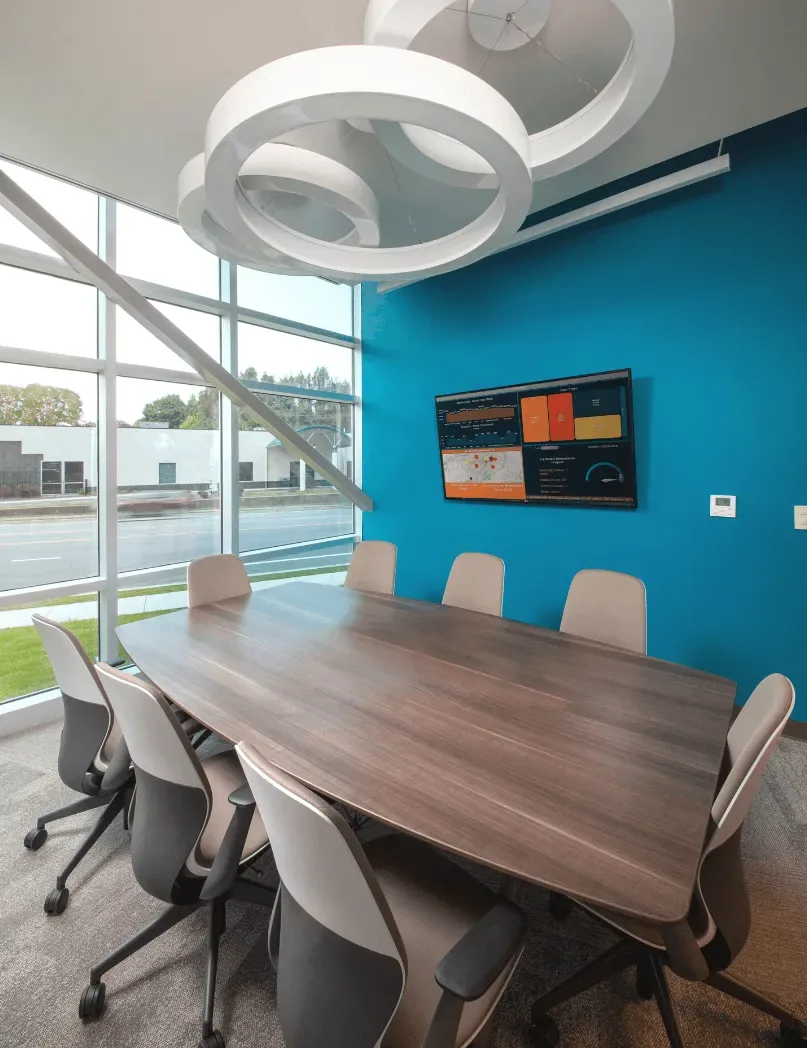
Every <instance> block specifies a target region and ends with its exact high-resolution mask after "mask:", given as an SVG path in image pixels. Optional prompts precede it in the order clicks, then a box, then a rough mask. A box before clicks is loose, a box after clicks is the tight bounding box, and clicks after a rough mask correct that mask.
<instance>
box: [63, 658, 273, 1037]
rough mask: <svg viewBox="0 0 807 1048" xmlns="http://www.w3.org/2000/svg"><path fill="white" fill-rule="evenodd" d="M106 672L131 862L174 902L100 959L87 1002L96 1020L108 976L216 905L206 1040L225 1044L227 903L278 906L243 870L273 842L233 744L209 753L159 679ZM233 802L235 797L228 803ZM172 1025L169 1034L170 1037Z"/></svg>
mask: <svg viewBox="0 0 807 1048" xmlns="http://www.w3.org/2000/svg"><path fill="white" fill-rule="evenodd" d="M98 675H99V677H100V678H101V680H102V682H103V684H104V687H105V688H106V693H107V696H108V697H109V702H110V704H111V706H112V709H113V710H114V711H115V716H116V717H117V718H118V720H119V722H120V725H121V728H122V730H123V736H124V739H125V740H126V745H127V746H128V748H129V752H130V754H131V757H132V763H133V765H134V771H135V779H136V783H137V809H136V811H135V814H134V819H133V823H132V869H133V871H134V875H135V878H136V879H137V882H138V884H140V886H141V888H143V889H144V890H145V891H147V892H148V893H149V894H150V895H153V896H154V897H155V898H157V899H160V900H162V901H163V902H167V903H169V904H170V905H169V907H168V909H166V910H165V911H164V912H163V913H162V914H161V915H160V916H159V917H158V918H157V919H156V920H155V921H153V922H152V923H151V924H149V925H148V926H147V927H146V928H144V929H143V930H142V931H141V932H140V933H139V934H137V935H135V936H134V937H133V938H131V939H129V941H128V942H125V943H124V944H123V945H122V946H120V947H119V948H118V949H117V950H115V951H113V952H112V953H111V954H110V955H109V956H108V957H106V958H104V960H102V961H101V962H100V963H99V964H97V965H95V967H93V969H92V971H91V972H90V984H89V986H87V988H86V989H85V990H84V992H83V993H82V995H81V1000H80V1002H79V1015H80V1016H81V1018H82V1019H84V1020H90V1019H97V1018H98V1017H99V1016H100V1015H101V1013H102V1011H103V1009H104V1003H105V997H106V987H105V985H104V983H103V982H102V977H103V975H104V974H105V973H106V972H108V971H109V970H110V969H111V968H114V967H115V965H117V964H120V962H121V961H123V960H125V959H126V958H127V957H131V956H132V954H133V953H136V952H137V951H138V950H140V949H142V947H144V946H146V945H147V944H148V943H150V942H152V941H153V940H154V939H156V938H157V937H158V936H160V935H162V934H163V933H164V932H166V931H168V930H169V929H170V928H173V927H174V925H176V924H178V923H179V922H180V921H183V920H184V919H185V918H186V917H189V916H190V914H192V913H194V912H195V911H196V910H198V909H200V908H201V907H203V906H209V909H210V913H209V940H208V954H207V980H206V986H205V1002H204V1012H203V1017H202V1035H201V1040H200V1041H199V1048H223V1046H224V1038H223V1037H222V1036H221V1034H220V1033H219V1031H218V1030H215V1029H214V1027H213V1009H214V1004H215V990H216V969H217V967H218V952H219V939H220V937H221V934H222V932H223V931H224V919H225V904H226V902H227V900H228V899H240V900H243V901H246V902H254V903H257V904H258V905H261V906H271V905H272V903H273V902H274V897H275V893H274V890H272V889H269V888H266V887H264V886H263V885H260V884H255V883H253V882H252V881H250V880H248V879H246V878H244V877H243V876H242V874H243V872H244V871H245V869H246V868H247V867H248V866H249V865H250V864H251V863H253V862H254V861H255V860H256V859H257V858H258V857H259V856H260V855H261V854H262V853H263V852H264V851H266V849H267V848H268V847H269V841H268V838H267V835H266V830H265V829H264V827H263V823H262V822H261V819H260V816H259V815H258V814H257V813H256V812H255V803H254V801H253V800H252V797H251V795H250V794H249V791H248V790H245V789H244V787H245V779H244V775H243V772H242V771H241V768H240V766H239V763H238V758H237V757H236V755H235V753H233V752H232V750H230V751H227V752H224V753H217V754H215V756H212V757H206V758H204V759H202V760H201V761H200V760H199V758H198V757H197V755H196V752H195V750H194V749H193V747H192V746H191V745H190V743H189V742H188V739H187V736H186V735H185V733H184V732H183V731H182V727H181V725H180V723H179V721H178V719H177V717H176V715H175V713H174V712H173V710H172V709H171V707H170V706H169V704H168V702H167V701H166V700H165V698H164V697H163V696H162V695H161V694H160V692H158V691H157V690H156V689H155V688H153V687H151V685H149V684H147V683H146V682H145V681H143V680H139V679H138V678H137V677H133V676H132V675H131V674H128V673H121V672H120V671H119V670H114V669H112V668H111V667H110V666H105V665H104V664H103V663H101V664H100V665H99V666H98ZM228 800H229V804H228ZM166 1039H167V1037H166V1034H165V1031H161V1040H162V1041H163V1042H164V1041H166Z"/></svg>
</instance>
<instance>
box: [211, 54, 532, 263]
mask: <svg viewBox="0 0 807 1048" xmlns="http://www.w3.org/2000/svg"><path fill="white" fill-rule="evenodd" d="M350 117H366V118H368V119H370V120H395V121H398V122H400V123H406V124H416V125H417V126H419V127H428V128H430V129H431V130H433V131H436V132H438V133H439V134H443V135H451V136H456V137H457V138H458V139H460V140H461V141H462V142H463V143H464V144H465V145H467V146H468V148H470V149H471V150H473V151H474V152H476V153H478V154H479V155H480V156H481V157H484V159H485V161H486V162H487V163H488V164H489V165H490V166H491V168H492V169H493V170H494V171H495V172H496V179H497V185H498V186H499V191H498V193H497V195H496V197H495V199H494V200H493V202H492V203H491V204H490V206H489V207H488V208H487V209H486V210H485V211H484V212H483V213H482V214H481V215H480V216H479V217H478V218H476V219H475V220H474V221H473V222H471V223H469V224H468V225H467V226H465V227H464V228H463V229H461V230H459V231H457V232H455V233H452V234H451V235H450V236H446V237H441V238H439V239H437V240H431V241H427V242H426V243H422V244H413V245H407V246H405V247H397V248H370V247H364V246H357V245H353V244H335V243H328V242H326V241H323V240H316V239H314V238H313V237H310V236H306V235H305V234H303V233H298V232H297V231H295V230H294V229H292V228H290V227H289V226H287V225H284V224H283V223H282V222H280V221H278V220H277V218H275V217H274V216H271V215H265V214H263V213H262V212H261V211H259V210H258V209H256V208H255V207H254V206H253V205H252V204H251V202H250V201H249V200H248V199H247V197H246V196H245V194H244V193H243V191H242V190H241V189H240V187H239V183H238V179H239V175H240V173H241V171H242V170H243V168H244V165H245V164H246V163H247V161H248V160H249V158H250V157H251V156H253V154H254V153H255V152H256V151H257V150H259V149H260V148H261V147H262V146H264V145H265V143H267V142H274V140H275V139H277V138H279V137H280V136H281V135H284V134H288V133H289V132H291V131H296V130H297V129H299V128H301V127H305V126H308V125H311V124H320V123H325V122H327V121H330V120H346V119H348V118H350ZM301 154H302V151H301ZM205 194H206V198H207V204H206V208H207V210H208V211H209V212H210V214H211V216H212V217H213V218H214V219H215V221H216V222H217V223H218V225H219V226H221V227H222V228H224V229H226V230H227V231H228V232H229V233H230V234H232V236H233V237H235V239H236V240H237V242H238V243H239V244H243V245H244V246H245V247H246V248H247V249H248V251H249V253H250V254H253V255H255V254H257V255H260V256H261V257H263V258H265V259H266V260H267V261H269V262H273V263H278V262H279V263H280V264H281V265H282V266H286V267H300V268H301V269H303V270H304V271H305V272H307V273H315V274H318V275H320V276H326V277H330V278H332V279H336V280H353V281H363V280H379V279H384V280H395V279H402V278H405V277H408V276H411V275H413V274H417V275H418V276H422V277H425V276H431V275H434V274H436V273H442V272H444V271H446V270H449V269H454V268H456V266H457V265H458V264H464V263H467V262H472V261H474V260H475V259H477V258H482V257H483V256H484V255H486V254H488V253H489V252H490V251H493V250H495V249H496V247H498V246H499V245H503V244H504V243H506V242H507V240H509V238H510V237H511V236H512V235H513V234H514V233H515V232H516V231H517V230H518V228H519V227H520V226H521V224H522V222H523V221H524V219H525V218H526V216H527V212H528V210H529V206H530V202H531V200H532V179H531V177H530V173H529V169H528V167H527V132H526V129H525V128H524V124H523V123H522V121H521V118H520V117H519V115H518V113H516V111H515V110H514V109H513V107H512V106H511V105H510V103H509V102H508V101H507V100H506V99H505V98H503V97H502V96H501V95H500V94H499V93H498V91H495V90H494V89H493V88H492V87H490V86H489V85H488V84H486V83H485V82H484V81H482V80H480V79H479V77H476V76H474V75H473V74H472V73H468V72H467V71H466V70H464V69H460V67H459V66H455V65H453V64H452V63H451V62H444V61H442V60H441V59H439V58H431V57H430V56H429V55H422V54H417V53H416V52H414V51H404V50H400V49H395V48H382V47H365V46H364V45H361V44H360V45H354V46H344V47H325V48H319V49H317V50H314V51H303V52H301V53H300V54H296V55H289V56H287V57H286V58H280V59H278V60H277V61H275V62H271V63H269V65H266V66H263V67H261V68H260V69H256V70H255V71H254V72H253V73H250V74H249V75H248V76H246V77H244V79H243V80H241V81H239V82H238V83H237V84H236V85H235V86H234V87H232V88H230V90H229V91H228V92H227V93H226V94H225V95H224V97H223V98H222V99H221V101H220V102H219V103H218V105H217V106H216V108H215V109H214V110H213V112H212V114H211V116H210V120H209V121H208V125H207V135H206V139H205Z"/></svg>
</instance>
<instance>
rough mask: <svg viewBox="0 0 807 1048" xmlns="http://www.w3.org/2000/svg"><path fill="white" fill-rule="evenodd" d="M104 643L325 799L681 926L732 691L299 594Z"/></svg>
mask: <svg viewBox="0 0 807 1048" xmlns="http://www.w3.org/2000/svg"><path fill="white" fill-rule="evenodd" d="M118 634H119V636H120V639H121V641H122V643H123V644H124V646H125V647H126V650H127V651H128V652H129V653H130V655H131V656H132V658H133V659H134V660H135V662H136V663H137V665H138V666H139V667H140V669H141V670H142V671H143V672H144V673H145V674H146V675H147V676H148V677H149V678H150V679H151V680H152V681H153V682H154V684H156V685H157V686H158V687H159V688H161V689H162V690H163V691H164V692H165V694H166V695H168V696H169V697H170V698H171V699H172V700H173V701H174V702H176V703H177V704H178V705H179V706H181V707H182V708H183V709H185V710H187V711H188V713H190V714H191V715H192V716H194V717H196V718H197V719H198V720H200V721H201V722H203V723H204V724H206V725H207V726H208V727H210V728H212V729H213V730H214V731H216V732H217V733H218V734H219V735H222V736H223V737H224V738H226V739H229V740H231V741H232V742H239V741H241V740H245V741H247V742H249V743H251V744H252V745H253V746H255V747H256V748H257V749H259V750H261V751H262V752H263V753H264V754H265V755H266V756H267V757H268V758H269V759H270V760H271V761H273V762H274V763H275V764H276V765H277V766H278V767H280V768H282V769H283V770H284V771H286V772H288V773H289V774H291V775H294V776H296V777H297V778H298V779H300V780H302V781H303V782H305V783H307V784H308V785H309V786H311V787H312V788H313V789H315V790H317V791H318V792H320V793H323V794H325V795H326V796H329V797H331V798H334V799H336V800H339V801H343V802H344V803H345V804H348V805H350V806H351V807H354V808H357V809H359V810H360V811H363V812H366V813H367V814H369V815H372V816H374V817H376V818H378V819H380V820H381V821H382V822H385V823H388V824H389V825H391V826H395V827H397V828H399V829H401V830H404V831H405V832H408V833H412V834H414V835H416V836H418V837H422V838H424V839H426V840H429V841H432V842H434V843H435V844H438V845H440V846H442V847H444V848H447V849H449V850H451V851H453V852H456V853H458V854H459V855H463V856H466V857H468V858H470V859H474V860H476V861H478V862H481V863H483V864H485V865H487V866H490V867H492V868H495V869H499V870H501V871H503V872H505V873H507V874H510V875H512V876H515V877H519V878H523V879H524V880H527V881H532V882H534V883H537V884H542V885H545V886H546V887H548V888H552V889H555V890H558V891H561V892H564V893H567V894H570V895H575V896H578V897H580V898H582V899H584V900H587V901H589V902H592V903H596V904H599V905H602V906H606V907H609V908H612V909H614V910H617V911H619V912H623V913H627V914H630V915H633V916H637V917H642V918H645V919H649V920H651V921H654V922H658V923H660V924H664V923H674V922H677V921H680V920H682V919H683V918H684V917H685V915H686V912H687V910H688V908H689V904H690V899H691V895H692V889H693V885H694V879H695V875H696V871H697V867H698V860H699V858H700V853H701V848H702V844H703V840H704V835H705V833H706V829H707V825H708V818H709V809H710V806H711V802H712V798H713V796H714V792H715V787H716V783H717V778H718V774H719V770H720V765H721V759H722V755H723V750H724V745H725V738H726V731H727V729H728V725H729V720H730V717H731V711H732V704H733V701H734V694H735V685H734V684H733V683H732V682H731V681H728V680H726V679H724V678H722V677H716V676H712V675H710V674H707V673H701V672H699V671H696V670H692V669H688V668H686V667H684V666H679V665H676V664H673V663H669V662H661V661H659V660H657V659H650V658H647V657H645V656H642V655H635V654H633V653H630V652H626V651H622V650H621V649H618V648H612V647H609V646H606V645H601V644H596V643H593V642H590V641H586V640H582V639H579V638H575V637H571V636H569V635H568V634H562V633H558V632H555V631H552V630H544V629H539V628H537V627H534V626H528V625H526V624H524V623H520V622H513V621H510V620H508V619H500V618H498V617H495V616H489V615H482V614H478V613H476V612H469V611H464V610H461V609H458V608H449V607H443V606H442V605H440V604H431V603H426V602H421V601H414V600H405V599H402V598H399V597H387V596H379V595H376V594H369V593H359V592H356V591H352V590H348V589H343V588H340V587H335V586H323V585H317V584H314V583H303V582H293V583H289V584H287V585H284V586H279V587H276V588H273V589H269V590H263V591H259V592H256V593H253V594H252V595H251V596H249V597H238V598H235V599H232V600H227V601H222V602H220V603H217V604H211V605H206V606H204V607H199V608H195V609H193V610H192V611H177V612H174V613H172V614H170V615H162V616H159V617H157V618H154V619H146V620H143V621H141V622H133V623H129V624H127V625H125V626H121V627H119V629H118Z"/></svg>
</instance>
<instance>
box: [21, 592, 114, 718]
mask: <svg viewBox="0 0 807 1048" xmlns="http://www.w3.org/2000/svg"><path fill="white" fill-rule="evenodd" d="M35 612H39V613H40V614H42V615H47V616H48V618H51V619H56V620H57V621H58V622H63V623H64V624H65V625H66V626H67V627H68V629H70V630H72V631H73V633H75V635H76V636H77V637H78V639H79V641H80V642H81V644H82V645H83V646H84V650H85V651H86V652H87V654H88V655H89V656H90V658H91V659H97V658H98V595H97V594H95V593H83V594H81V595H80V596H76V597H60V598H59V599H58V600H56V601H40V602H39V603H32V602H31V601H27V602H24V603H23V602H21V603H20V604H19V605H17V606H16V607H13V608H3V609H0V703H2V702H5V701H6V700H7V699H16V698H20V697H21V696H23V695H31V694H32V693H33V692H37V691H45V689H46V688H53V687H55V686H56V679H55V677H54V676H53V670H52V669H51V665H50V661H49V660H48V656H47V655H46V654H45V649H44V648H43V647H42V641H41V640H40V639H39V634H38V633H37V632H36V627H35V626H34V625H33V624H32V622H31V616H32V615H33V614H34V613H35Z"/></svg>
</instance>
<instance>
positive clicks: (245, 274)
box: [238, 266, 353, 335]
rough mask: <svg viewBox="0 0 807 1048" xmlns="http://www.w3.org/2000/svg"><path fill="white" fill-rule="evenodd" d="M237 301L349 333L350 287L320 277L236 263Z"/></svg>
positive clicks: (327, 329) (323, 327) (350, 322)
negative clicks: (288, 275) (266, 270)
mask: <svg viewBox="0 0 807 1048" xmlns="http://www.w3.org/2000/svg"><path fill="white" fill-rule="evenodd" d="M238 305H239V306H242V307H243V308H244V309H255V310H258V311H259V312H261V313H271V314H272V316H275V317H282V318H283V319H284V320H296V321H297V322H298V323H299V324H310V325H311V326H312V327H318V328H322V329H323V330H325V331H335V332H336V333H337V334H340V335H352V334H353V288H352V287H349V286H348V285H346V284H332V283H331V282H330V281H329V280H322V279H321V278H320V277H285V276H281V275H279V274H278V275H276V274H274V273H261V272H260V271H259V270H257V269H247V268H245V267H244V266H239V267H238Z"/></svg>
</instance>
